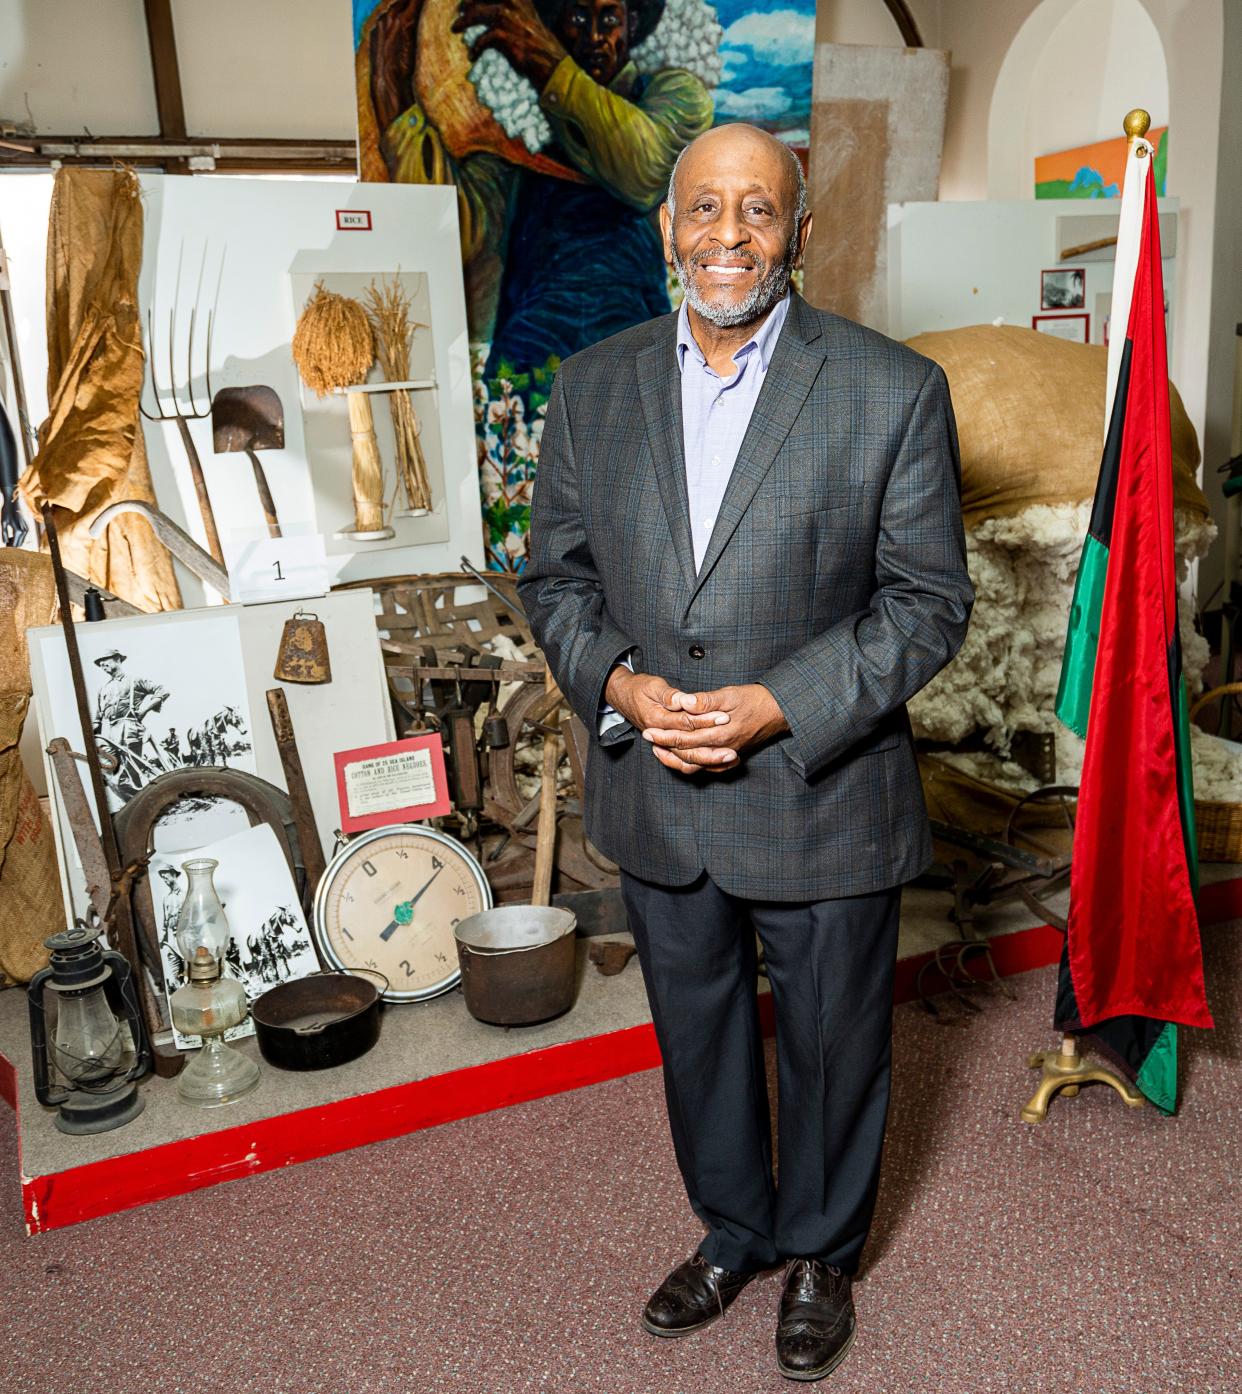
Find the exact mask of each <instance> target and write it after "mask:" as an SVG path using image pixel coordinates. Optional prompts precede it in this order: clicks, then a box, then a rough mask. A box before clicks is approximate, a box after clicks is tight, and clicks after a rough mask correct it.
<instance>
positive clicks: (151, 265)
mask: <svg viewBox="0 0 1242 1394" xmlns="http://www.w3.org/2000/svg"><path fill="white" fill-rule="evenodd" d="M141 185H142V197H143V203H144V209H145V233H144V248H143V263H142V274H141V278H140V283H139V298H140V301H141V309H142V313H143V319H144V332H145V324H146V316H147V313H148V311H151V313H152V321H151V333H150V334H149V335H148V340H149V342H150V344H152V345H153V346H154V349H155V353H154V360H153V366H154V367H155V371H156V375H157V377H158V379H159V380H160V382H161V384H163V385H164V386H165V387H167V384H168V380H169V377H170V375H175V376H176V378H177V382H178V388H179V392H178V396H179V399H180V401H181V403H182V405H183V407H185V408H186V409H188V408H189V407H190V405H191V398H193V400H194V402H195V403H196V404H197V407H198V408H199V409H200V410H205V409H206V407H207V405H208V398H207V391H206V387H207V384H206V376H205V373H204V368H205V366H206V362H207V358H206V319H207V316H208V314H209V313H210V315H211V317H212V326H211V328H212V350H211V359H210V366H211V387H212V390H213V391H216V390H218V389H219V388H221V387H226V386H231V387H236V386H246V385H251V384H266V385H267V386H270V387H272V388H274V389H275V391H276V393H277V394H278V396H279V397H280V399H281V403H282V405H283V407H284V423H285V447H284V449H283V450H271V451H265V452H263V453H262V455H261V456H260V459H261V460H262V463H263V467H264V470H265V473H266V475H267V479H268V483H269V485H270V487H271V491H272V495H273V498H274V501H275V504H276V510H277V514H278V516H279V518H280V522H281V524H282V526H283V527H285V528H286V529H287V530H288V531H291V532H300V533H306V532H308V531H310V532H319V533H323V534H325V536H326V537H327V538H328V539H329V541H328V551H329V562H330V567H331V575H332V580H333V581H334V582H335V581H340V580H361V579H366V578H371V577H378V576H386V575H400V574H408V573H416V572H434V571H447V570H457V569H458V564H459V558H460V557H461V556H462V555H463V554H465V555H466V556H467V557H469V558H470V559H471V560H472V561H473V562H474V563H476V564H477V565H480V566H481V565H482V564H483V535H482V520H481V517H480V508H479V483H478V464H477V451H476V445H475V426H474V406H473V396H472V384H471V377H470V351H469V344H468V340H467V336H466V313H465V296H464V291H463V287H462V274H461V258H460V252H459V238H458V226H457V196H456V192H455V190H453V189H452V188H450V187H447V186H432V185H427V186H422V185H402V184H359V183H355V182H351V181H341V180H333V179H314V178H243V177H233V178H225V177H212V178H202V179H187V178H183V177H175V176H164V175H161V174H154V173H143V174H142V175H141ZM51 189H52V176H51V175H50V174H25V173H9V174H4V175H2V176H0V229H2V230H3V235H4V241H5V246H6V248H7V250H8V253H9V260H10V266H11V270H12V279H13V303H14V310H15V314H16V318H17V327H18V341H19V346H20V351H21V355H22V368H23V376H24V378H25V383H26V391H27V394H28V397H29V400H30V413H31V417H32V420H33V421H34V422H35V423H36V424H37V423H38V422H40V421H42V420H43V418H44V417H45V415H46V412H47V389H46V378H47V352H46V345H45V329H44V323H45V309H44V300H45V291H46V281H45V263H46V244H47V217H48V206H49V202H50V198H51ZM396 274H400V275H401V276H402V277H403V279H411V280H412V279H413V278H415V277H421V278H422V279H421V282H420V283H419V284H420V286H421V289H420V297H421V298H420V299H419V307H420V308H421V309H423V310H424V311H425V313H424V314H423V316H422V318H423V319H425V320H426V321H429V323H430V329H428V330H419V331H418V333H419V336H420V338H419V339H416V346H417V347H416V353H417V356H418V362H419V364H420V372H421V371H427V372H428V374H429V376H430V377H431V378H432V379H434V382H435V388H434V393H433V394H432V395H430V396H429V395H428V393H427V392H422V393H420V394H419V396H420V397H421V398H422V399H423V400H422V401H420V400H418V399H417V398H416V401H415V407H416V410H419V411H420V412H421V411H423V410H425V411H426V414H427V417H428V421H427V429H428V432H429V436H430V437H431V438H429V440H428V441H427V454H428V466H429V469H430V470H431V471H432V472H433V474H434V475H435V481H434V482H435V487H436V490H437V492H436V497H435V499H434V504H435V508H434V510H433V512H432V513H431V514H430V515H428V516H426V517H421V518H396V519H394V523H393V526H394V527H395V528H396V529H397V536H396V538H395V539H394V540H393V541H391V542H388V543H386V544H383V545H376V544H367V543H359V544H355V545H353V546H352V547H343V546H342V544H341V543H340V542H338V541H336V540H335V539H333V534H334V532H335V531H336V530H337V529H338V528H339V526H340V523H341V522H342V520H343V519H344V518H345V517H347V515H348V512H349V507H348V500H349V498H350V486H349V460H350V447H349V434H348V425H347V422H346V419H345V412H344V409H343V403H342V404H341V410H340V423H339V424H340V429H341V436H340V439H335V438H332V437H331V436H330V435H329V436H326V437H325V438H324V441H323V443H322V445H316V444H314V443H312V446H311V448H310V449H309V451H308V446H307V433H306V431H305V429H304V416H303V392H302V386H301V382H300V379H299V377H298V374H297V369H296V368H295V366H294V364H293V360H292V357H291V356H290V348H289V346H290V341H291V339H292V336H293V330H294V325H295V321H296V314H297V310H298V309H299V308H300V307H301V303H302V297H303V296H304V292H305V287H306V286H307V284H311V285H313V283H314V281H315V280H316V279H317V278H319V277H324V278H326V279H327V280H328V281H329V282H331V281H333V280H334V279H337V278H345V281H346V283H347V284H348V285H350V286H351V287H353V288H358V287H362V286H364V285H365V284H366V283H369V281H370V280H371V279H372V278H375V279H376V280H380V279H382V278H383V277H385V276H393V275H396ZM174 303H175V305H176V310H177V323H176V328H175V333H174V334H173V336H172V338H173V341H174V344H173V354H172V366H171V368H170V365H169V361H168V342H169V337H170V336H169V318H170V314H171V312H172V310H173V308H174ZM196 307H197V316H196V326H195V339H196V343H195V353H194V355H193V361H192V364H190V365H187V350H188V347H189V346H188V332H189V316H190V312H191V310H193V309H195V308H196ZM418 317H419V316H416V318H418ZM377 376H378V374H377V373H375V372H373V374H372V377H373V379H374V378H375V377H377ZM187 379H189V381H188V383H187ZM144 401H145V404H146V406H147V407H148V409H150V408H151V407H152V406H153V401H152V396H151V390H150V386H149V385H148V386H147V388H146V390H145V392H144ZM373 406H374V415H375V421H376V431H377V436H378V438H379V442H380V448H381V453H382V454H384V455H385V457H386V467H387V468H388V470H389V474H390V479H389V482H390V485H391V483H392V482H394V480H393V478H392V475H391V455H392V452H391V428H390V426H389V422H388V408H387V406H386V404H385V401H384V398H383V396H382V394H380V395H376V396H374V397H373ZM143 427H144V432H145V436H146V441H147V449H148V454H149V456H150V461H151V472H152V477H153V480H154V483H155V491H156V496H157V499H158V502H159V507H160V508H161V509H162V510H163V511H164V512H165V513H167V514H168V515H169V516H170V517H171V518H173V520H174V521H175V522H177V523H179V524H180V525H181V526H182V527H183V528H185V529H186V531H187V532H189V533H190V534H191V536H193V537H194V538H195V539H196V540H198V541H199V542H200V543H203V542H204V540H205V534H204V530H203V525H202V521H201V518H200V514H199V508H198V503H197V500H196V498H195V494H194V489H193V485H192V482H191V477H190V471H189V467H188V465H187V462H186V456H185V451H184V448H183V446H182V443H181V439H180V436H179V433H178V428H177V426H176V424H175V423H171V422H169V423H159V422H151V421H144V423H143ZM190 432H191V435H192V437H193V440H194V443H195V445H196V447H197V450H198V454H199V457H200V459H201V460H202V464H203V470H204V473H205V475H206V479H207V487H208V490H209V492H210V494H211V499H212V504H213V507H214V511H215V517H216V523H217V526H218V528H219V531H220V535H221V537H222V539H225V541H226V546H227V541H228V535H229V534H230V533H231V532H234V531H236V532H238V533H244V534H247V535H249V536H253V535H254V534H255V530H256V527H258V528H261V527H262V523H263V519H262V514H261V512H260V511H259V503H258V496H257V493H256V490H255V485H254V480H253V476H252V473H251V467H250V463H249V461H248V460H247V458H246V456H245V455H244V454H241V453H233V454H228V455H216V454H215V453H214V452H213V449H212V431H211V421H210V418H209V417H204V418H203V419H199V420H195V421H192V422H191V423H190ZM312 434H313V433H312ZM178 579H179V580H180V581H181V582H182V586H183V592H182V593H183V596H184V598H185V602H186V604H187V605H194V604H199V603H203V602H204V601H205V600H206V599H207V596H206V593H205V592H204V590H203V588H202V587H201V586H200V584H199V583H198V582H197V580H196V579H194V578H193V577H191V576H190V575H189V573H187V572H186V571H185V570H184V568H182V567H180V566H178Z"/></svg>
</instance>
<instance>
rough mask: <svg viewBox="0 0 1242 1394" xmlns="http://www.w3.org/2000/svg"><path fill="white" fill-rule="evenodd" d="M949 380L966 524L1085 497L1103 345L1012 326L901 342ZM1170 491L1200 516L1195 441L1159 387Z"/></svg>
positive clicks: (1100, 406)
mask: <svg viewBox="0 0 1242 1394" xmlns="http://www.w3.org/2000/svg"><path fill="white" fill-rule="evenodd" d="M907 343H908V344H909V345H910V347H911V348H912V349H917V350H918V352H919V353H922V354H926V355H927V357H928V358H931V359H934V360H935V361H936V362H937V363H939V364H940V366H941V367H942V368H943V369H944V371H945V376H946V377H947V378H948V379H949V390H950V391H951V393H952V395H953V409H954V411H955V413H956V415H957V429H958V436H959V439H960V441H961V448H962V517H963V521H964V522H965V524H966V526H967V527H968V528H972V527H974V526H975V525H976V524H977V523H980V522H982V521H983V520H984V519H985V518H998V517H1010V516H1012V515H1013V514H1015V513H1019V512H1021V511H1022V510H1023V509H1024V508H1028V507H1029V506H1030V505H1031V504H1036V503H1078V502H1080V501H1081V500H1082V499H1089V498H1092V497H1093V496H1094V494H1095V485H1096V480H1097V478H1098V477H1099V472H1100V455H1101V453H1102V452H1103V449H1104V381H1105V373H1106V370H1107V363H1108V350H1107V349H1105V348H1103V347H1102V346H1099V345H1095V344H1074V343H1069V342H1067V341H1066V340H1065V339H1058V338H1056V337H1055V336H1053V335H1051V334H1038V333H1036V332H1035V331H1034V330H1033V329H1019V328H1017V327H1016V326H1013V325H1002V326H999V327H994V326H992V325H990V324H975V325H970V326H969V327H968V328H965V329H946V330H942V331H940V332H938V333H934V334H918V335H916V336H915V337H914V338H913V339H909V340H907ZM1169 396H1170V406H1171V419H1172V429H1173V493H1174V501H1175V504H1176V506H1177V507H1178V508H1182V509H1187V510H1189V511H1191V512H1195V513H1198V514H1200V515H1202V516H1204V517H1206V515H1207V511H1208V507H1207V500H1206V499H1205V498H1204V496H1203V491H1202V490H1201V489H1200V488H1199V486H1198V484H1196V483H1195V471H1196V469H1197V468H1198V466H1199V443H1198V441H1197V440H1196V438H1195V430H1194V427H1193V426H1192V425H1191V424H1190V418H1189V417H1188V416H1187V415H1186V409H1185V407H1184V406H1183V405H1182V399H1181V398H1180V397H1179V396H1178V393H1177V389H1176V388H1175V387H1173V386H1172V384H1170V387H1169Z"/></svg>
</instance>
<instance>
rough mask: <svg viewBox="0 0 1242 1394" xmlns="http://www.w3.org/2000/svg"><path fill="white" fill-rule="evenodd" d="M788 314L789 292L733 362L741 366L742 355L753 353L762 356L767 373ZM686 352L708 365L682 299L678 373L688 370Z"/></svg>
mask: <svg viewBox="0 0 1242 1394" xmlns="http://www.w3.org/2000/svg"><path fill="white" fill-rule="evenodd" d="M788 314H789V292H788V291H786V292H785V294H784V295H783V296H782V297H781V298H780V299H779V300H778V301H777V302H776V304H775V305H774V306H773V307H772V309H771V310H770V311H769V312H768V315H767V318H766V319H765V320H764V321H763V323H762V324H761V325H760V326H759V328H758V329H756V330H755V332H754V333H753V334H752V335H751V336H750V338H749V339H747V340H746V342H745V343H744V344H743V345H742V346H741V348H739V349H738V350H737V352H736V353H735V354H734V355H733V361H734V362H735V363H739V362H740V361H741V359H742V357H743V355H744V354H746V353H748V352H750V351H751V350H752V349H753V350H755V351H756V352H757V353H758V355H759V368H760V371H761V372H764V373H766V372H767V371H768V364H769V363H771V361H772V354H773V353H774V352H775V350H776V341H777V340H778V339H779V338H780V336H781V330H782V329H783V328H784V326H785V319H786V317H787V316H788ZM687 352H691V353H693V354H694V357H695V361H696V362H698V363H706V362H707V358H706V356H705V355H704V353H703V350H702V349H701V348H700V347H699V346H698V343H697V342H696V341H695V337H694V334H693V333H692V332H691V329H690V313H689V306H688V304H687V302H686V300H685V298H684V296H683V298H682V302H681V308H680V309H679V310H678V311H677V367H678V369H679V370H682V371H684V369H685V363H686V353H687Z"/></svg>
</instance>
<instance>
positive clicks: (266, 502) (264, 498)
mask: <svg viewBox="0 0 1242 1394" xmlns="http://www.w3.org/2000/svg"><path fill="white" fill-rule="evenodd" d="M246 454H247V455H249V456H250V464H251V467H252V468H253V470H254V486H255V488H256V489H258V491H259V504H260V506H261V507H262V509H263V517H264V520H265V521H266V523H267V535H268V536H269V537H279V536H280V535H281V533H280V522H279V520H278V519H277V517H276V502H275V500H274V499H273V498H272V491H271V489H269V488H268V486H267V475H266V474H265V473H264V472H263V466H262V465H261V464H260V463H259V457H258V456H257V455H256V454H255V453H254V451H253V450H247V451H246Z"/></svg>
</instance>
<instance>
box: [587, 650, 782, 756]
mask: <svg viewBox="0 0 1242 1394" xmlns="http://www.w3.org/2000/svg"><path fill="white" fill-rule="evenodd" d="M604 695H605V698H606V699H607V701H608V702H609V704H610V705H611V706H613V707H615V708H616V709H617V711H619V712H620V713H621V715H622V716H623V717H625V719H626V720H627V721H628V722H629V723H630V725H631V726H633V727H634V729H635V730H636V731H640V732H641V733H642V736H643V739H644V740H645V741H648V742H650V744H651V747H652V749H653V751H654V753H655V757H656V759H657V760H659V762H660V763H661V764H662V765H666V766H667V767H668V768H669V769H670V770H676V771H677V772H678V774H698V773H700V772H702V771H708V772H715V773H719V772H721V771H722V770H729V769H735V768H736V767H737V765H738V763H739V761H740V760H741V757H742V755H743V753H744V752H745V751H747V750H750V749H752V748H753V747H754V746H757V745H762V744H763V742H764V741H767V740H771V738H772V737H773V736H777V735H779V734H780V733H781V732H782V731H787V730H788V729H789V725H788V723H787V722H786V720H785V715H784V713H783V712H782V711H781V709H780V706H779V705H778V703H777V701H776V698H775V697H773V696H772V694H771V692H769V691H768V689H767V688H766V687H764V686H763V684H762V683H743V684H740V685H738V686H736V687H721V688H717V689H716V690H715V691H714V692H681V691H679V690H678V689H677V688H674V687H672V686H670V685H669V684H668V683H667V682H665V680H664V679H663V678H660V677H656V676H655V675H654V674H651V673H632V672H630V670H629V669H628V668H626V667H625V666H624V665H618V666H617V667H616V668H614V669H613V670H612V672H611V673H610V674H609V676H608V684H607V686H606V687H605V689H604Z"/></svg>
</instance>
